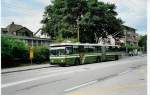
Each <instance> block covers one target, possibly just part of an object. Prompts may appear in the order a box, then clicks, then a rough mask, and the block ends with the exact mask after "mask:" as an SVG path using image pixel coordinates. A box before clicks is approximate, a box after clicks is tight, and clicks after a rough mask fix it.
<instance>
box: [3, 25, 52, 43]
mask: <svg viewBox="0 0 150 95" xmlns="http://www.w3.org/2000/svg"><path fill="white" fill-rule="evenodd" d="M1 36H2V37H12V38H15V39H20V40H22V41H25V42H26V43H27V44H28V45H29V46H39V45H47V46H48V45H49V44H50V39H49V38H39V37H35V36H34V35H33V32H32V31H31V30H29V29H28V28H26V27H23V26H22V25H18V24H15V23H14V22H12V23H11V24H10V25H8V26H7V27H6V28H1Z"/></svg>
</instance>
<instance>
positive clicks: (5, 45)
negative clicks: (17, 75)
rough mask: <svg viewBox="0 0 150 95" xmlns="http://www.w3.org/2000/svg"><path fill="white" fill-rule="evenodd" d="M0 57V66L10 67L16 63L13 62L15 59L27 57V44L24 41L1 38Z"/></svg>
mask: <svg viewBox="0 0 150 95" xmlns="http://www.w3.org/2000/svg"><path fill="white" fill-rule="evenodd" d="M1 46H2V49H1V57H2V67H11V66H15V65H17V63H15V60H16V59H24V58H25V57H26V58H27V56H28V55H27V53H28V46H27V44H26V43H25V42H23V41H20V40H17V39H14V38H10V37H2V38H1Z"/></svg>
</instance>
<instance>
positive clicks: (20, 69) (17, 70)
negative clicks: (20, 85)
mask: <svg viewBox="0 0 150 95" xmlns="http://www.w3.org/2000/svg"><path fill="white" fill-rule="evenodd" d="M37 66H38V67H30V66H29V68H24V67H23V68H21V67H18V68H17V67H16V68H9V69H3V70H1V74H7V73H13V72H21V71H28V70H36V69H41V68H49V67H55V66H52V65H49V64H46V66H39V65H37ZM26 67H27V66H26Z"/></svg>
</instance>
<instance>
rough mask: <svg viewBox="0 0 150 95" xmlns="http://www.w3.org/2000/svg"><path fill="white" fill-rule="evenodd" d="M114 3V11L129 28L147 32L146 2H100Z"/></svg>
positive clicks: (110, 0)
mask: <svg viewBox="0 0 150 95" xmlns="http://www.w3.org/2000/svg"><path fill="white" fill-rule="evenodd" d="M100 1H104V2H108V3H114V4H115V5H116V6H117V9H116V11H117V12H118V17H120V18H121V19H122V20H123V21H124V22H125V23H124V24H125V25H128V26H129V27H133V28H136V29H137V32H139V33H141V32H147V30H146V27H147V0H100Z"/></svg>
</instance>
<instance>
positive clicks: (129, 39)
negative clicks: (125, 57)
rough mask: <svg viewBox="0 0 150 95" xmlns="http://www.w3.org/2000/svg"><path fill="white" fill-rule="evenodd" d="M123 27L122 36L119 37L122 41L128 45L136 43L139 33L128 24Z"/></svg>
mask: <svg viewBox="0 0 150 95" xmlns="http://www.w3.org/2000/svg"><path fill="white" fill-rule="evenodd" d="M123 27H124V30H123V32H124V37H123V38H121V40H122V42H123V43H126V44H128V45H138V39H139V35H138V34H137V33H136V29H134V28H131V27H128V26H123Z"/></svg>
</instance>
